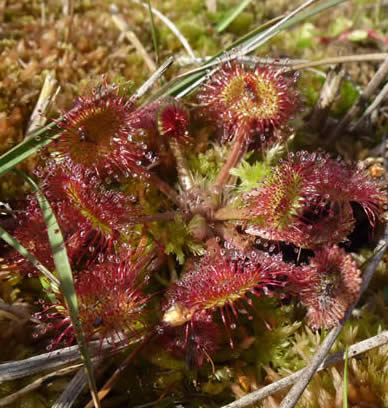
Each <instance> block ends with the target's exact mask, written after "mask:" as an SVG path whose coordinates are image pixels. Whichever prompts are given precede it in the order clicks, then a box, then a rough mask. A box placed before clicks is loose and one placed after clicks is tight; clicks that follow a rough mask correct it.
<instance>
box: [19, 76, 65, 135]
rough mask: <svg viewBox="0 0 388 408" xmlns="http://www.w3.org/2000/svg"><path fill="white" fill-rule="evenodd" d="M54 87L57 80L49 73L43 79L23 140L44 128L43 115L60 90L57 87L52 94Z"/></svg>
mask: <svg viewBox="0 0 388 408" xmlns="http://www.w3.org/2000/svg"><path fill="white" fill-rule="evenodd" d="M56 85H57V80H56V78H55V74H54V73H53V72H49V73H48V74H47V75H46V77H45V79H44V82H43V86H42V90H41V91H40V94H39V98H38V101H37V102H36V105H35V108H34V110H33V112H32V114H31V117H30V120H29V122H28V125H27V130H26V133H25V138H29V137H31V135H32V133H34V132H35V131H36V130H38V129H39V128H41V127H42V126H44V124H45V122H46V117H45V116H44V113H45V112H46V110H47V107H48V105H49V104H50V102H52V101H53V100H54V98H55V96H56V95H57V94H58V92H59V89H60V87H57V88H56V90H55V92H54V89H55V87H56Z"/></svg>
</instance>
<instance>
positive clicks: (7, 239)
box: [0, 227, 59, 290]
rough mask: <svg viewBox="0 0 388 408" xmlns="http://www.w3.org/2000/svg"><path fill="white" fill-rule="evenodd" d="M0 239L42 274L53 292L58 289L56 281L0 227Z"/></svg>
mask: <svg viewBox="0 0 388 408" xmlns="http://www.w3.org/2000/svg"><path fill="white" fill-rule="evenodd" d="M0 238H1V239H3V240H4V241H5V242H6V243H7V244H8V245H10V246H11V247H12V248H14V249H16V251H18V252H19V254H20V255H21V256H22V257H23V258H26V259H28V260H29V261H30V262H31V263H32V264H33V265H34V266H35V268H37V269H38V270H39V271H40V272H42V274H43V275H44V276H45V277H46V278H47V279H48V280H49V281H50V283H51V287H52V288H53V289H54V290H58V289H59V281H58V279H57V278H56V277H55V276H54V275H53V274H52V273H51V272H50V271H49V270H48V269H47V268H46V267H45V266H44V265H43V264H41V263H40V262H39V261H38V260H37V259H36V258H35V256H34V255H32V254H31V252H29V251H28V250H27V249H26V248H25V247H24V246H23V245H22V244H21V243H20V242H19V241H18V240H17V239H16V238H15V237H13V236H12V235H11V234H9V233H8V232H7V231H6V230H5V229H4V228H2V227H0Z"/></svg>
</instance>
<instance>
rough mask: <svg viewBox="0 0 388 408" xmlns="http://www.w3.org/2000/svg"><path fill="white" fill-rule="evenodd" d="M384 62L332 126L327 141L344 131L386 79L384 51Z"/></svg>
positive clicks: (386, 62)
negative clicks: (354, 101)
mask: <svg viewBox="0 0 388 408" xmlns="http://www.w3.org/2000/svg"><path fill="white" fill-rule="evenodd" d="M384 55H385V59H384V62H383V63H382V64H381V66H380V67H379V69H378V70H377V72H376V74H375V75H374V76H373V78H372V79H371V80H370V82H369V83H368V85H367V86H366V87H365V89H364V91H363V92H362V94H361V95H360V97H359V98H358V100H357V102H356V103H355V104H354V105H353V106H352V107H351V108H350V109H349V110H348V112H347V113H346V115H345V116H344V117H343V118H342V119H341V121H340V122H339V123H338V125H337V126H336V127H335V128H334V130H333V132H332V133H331V135H330V136H329V140H328V142H329V143H330V142H331V141H333V140H335V139H336V138H337V137H338V135H339V134H340V133H341V132H342V131H344V130H345V129H346V128H347V127H348V125H349V124H350V122H351V121H352V119H353V118H354V117H355V116H356V115H357V114H358V112H359V111H360V109H361V107H362V106H363V105H364V103H365V102H366V101H368V99H369V98H370V97H371V96H372V95H373V94H374V93H375V92H376V91H377V88H378V87H379V86H380V84H381V83H382V82H383V81H385V80H386V78H387V75H388V54H387V53H385V54H384Z"/></svg>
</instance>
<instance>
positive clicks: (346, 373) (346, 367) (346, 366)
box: [343, 346, 349, 408]
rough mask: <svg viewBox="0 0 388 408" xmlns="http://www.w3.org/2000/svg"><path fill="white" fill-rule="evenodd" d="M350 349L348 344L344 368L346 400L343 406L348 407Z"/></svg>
mask: <svg viewBox="0 0 388 408" xmlns="http://www.w3.org/2000/svg"><path fill="white" fill-rule="evenodd" d="M348 351H349V347H348V346H346V349H345V368H344V382H343V387H344V401H343V408H348Z"/></svg>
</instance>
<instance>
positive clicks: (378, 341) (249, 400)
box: [223, 331, 388, 408]
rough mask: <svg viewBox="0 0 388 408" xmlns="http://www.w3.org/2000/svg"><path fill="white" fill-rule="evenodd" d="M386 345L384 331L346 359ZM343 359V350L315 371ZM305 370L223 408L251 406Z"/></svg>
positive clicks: (351, 350)
mask: <svg viewBox="0 0 388 408" xmlns="http://www.w3.org/2000/svg"><path fill="white" fill-rule="evenodd" d="M387 343H388V331H384V332H382V333H380V334H378V335H376V336H374V337H370V338H369V339H367V340H363V341H360V342H358V343H356V344H353V345H352V346H350V347H349V348H348V358H352V357H355V356H358V355H360V354H362V353H365V352H366V351H369V350H372V349H374V348H376V347H380V346H382V345H384V344H387ZM344 358H345V350H342V351H339V352H338V353H335V354H332V355H331V356H328V357H326V359H325V360H324V361H323V362H322V364H321V365H320V366H319V367H318V370H317V371H322V370H324V369H325V368H327V367H330V366H332V365H334V364H336V363H338V362H340V361H343V360H344ZM305 370H306V368H303V369H301V370H299V371H296V372H295V373H293V374H291V375H289V376H287V377H285V378H282V379H281V380H278V381H276V382H274V383H272V384H269V385H267V386H266V387H263V388H260V389H259V390H257V391H254V392H251V393H250V394H248V395H246V396H244V397H242V398H240V399H238V400H237V401H234V402H232V403H230V404H228V405H225V406H224V407H223V408H245V407H247V406H248V405H253V404H255V403H256V402H258V401H260V400H262V399H264V398H266V397H268V396H269V395H272V394H275V392H278V391H280V390H282V389H284V388H287V387H289V386H290V385H292V384H294V383H295V382H296V381H298V379H299V378H300V376H301V375H303V373H304V371H305Z"/></svg>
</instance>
